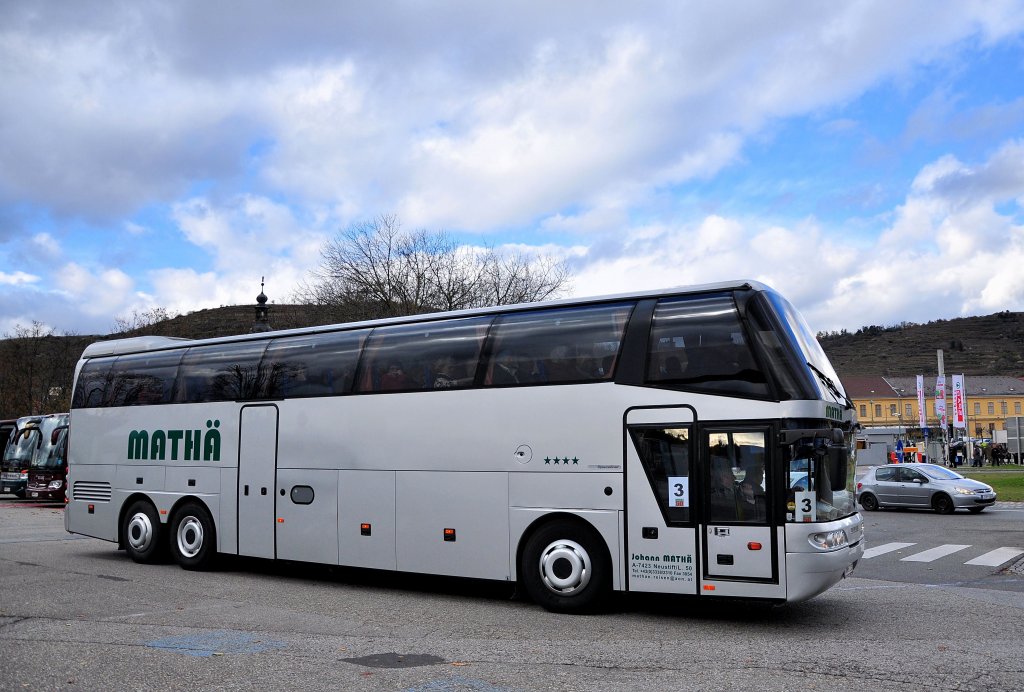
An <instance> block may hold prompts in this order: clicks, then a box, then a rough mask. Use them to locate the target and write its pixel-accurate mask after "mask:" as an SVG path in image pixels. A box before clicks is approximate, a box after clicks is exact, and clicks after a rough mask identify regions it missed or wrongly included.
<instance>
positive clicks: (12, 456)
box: [4, 427, 39, 463]
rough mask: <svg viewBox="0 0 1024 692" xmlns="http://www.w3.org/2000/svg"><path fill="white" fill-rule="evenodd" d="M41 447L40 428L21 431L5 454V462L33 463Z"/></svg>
mask: <svg viewBox="0 0 1024 692" xmlns="http://www.w3.org/2000/svg"><path fill="white" fill-rule="evenodd" d="M38 447H39V428H36V427H32V428H25V429H24V430H19V431H18V433H17V437H16V438H15V439H14V441H13V442H12V443H11V444H10V445H8V447H7V452H6V453H5V454H4V461H5V462H15V463H17V462H31V461H32V458H33V456H34V455H35V453H36V449H37V448H38Z"/></svg>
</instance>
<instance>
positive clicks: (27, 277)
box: [0, 271, 39, 286]
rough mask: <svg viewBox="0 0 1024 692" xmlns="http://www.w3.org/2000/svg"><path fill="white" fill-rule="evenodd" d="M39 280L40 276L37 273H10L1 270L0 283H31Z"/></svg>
mask: <svg viewBox="0 0 1024 692" xmlns="http://www.w3.org/2000/svg"><path fill="white" fill-rule="evenodd" d="M37 281H39V277H38V276H36V275H35V274H28V273H26V272H21V271H17V272H13V273H11V274H8V273H7V272H0V284H8V285H11V286H13V285H16V284H30V283H35V282H37Z"/></svg>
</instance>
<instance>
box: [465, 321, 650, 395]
mask: <svg viewBox="0 0 1024 692" xmlns="http://www.w3.org/2000/svg"><path fill="white" fill-rule="evenodd" d="M633 305H634V304H633V303H615V304H611V305H592V306H583V307H578V308H561V309H554V310H536V311H532V312H520V313H513V314H511V315H505V316H503V317H499V318H498V319H497V321H495V323H494V328H493V329H492V337H491V338H492V345H491V348H490V354H491V358H490V361H489V362H488V364H487V368H486V370H485V376H484V384H485V385H504V384H545V383H549V382H552V383H554V382H598V381H601V380H608V379H611V377H612V375H613V373H614V369H615V359H616V357H617V356H618V353H619V346H620V345H621V343H622V334H623V332H624V331H625V329H626V322H627V321H628V320H629V314H630V312H631V311H632V309H633Z"/></svg>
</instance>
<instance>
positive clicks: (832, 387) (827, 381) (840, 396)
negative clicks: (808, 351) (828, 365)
mask: <svg viewBox="0 0 1024 692" xmlns="http://www.w3.org/2000/svg"><path fill="white" fill-rule="evenodd" d="M807 367H809V368H810V369H811V370H813V371H814V374H815V375H817V376H818V379H819V380H821V381H822V383H824V385H825V386H826V387H828V389H829V391H830V392H832V395H833V396H834V397H836V399H837V400H839V401H842V402H843V403H844V404H845V405H846V408H847V409H849V410H851V411H852V410H853V402H852V401H850V398H849V397H848V396H846V394H844V393H843V390H841V389H840V388H839V387H838V386H837V385H836V383H835V382H833V381H832V378H831V377H829V376H828V375H826V374H825V373H823V372H822V371H821V370H819V369H818V368H816V367H815V366H814V363H812V362H810V361H807Z"/></svg>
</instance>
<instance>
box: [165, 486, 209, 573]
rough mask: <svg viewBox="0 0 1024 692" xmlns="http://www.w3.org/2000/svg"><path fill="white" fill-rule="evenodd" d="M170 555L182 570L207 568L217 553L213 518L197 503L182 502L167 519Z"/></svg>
mask: <svg viewBox="0 0 1024 692" xmlns="http://www.w3.org/2000/svg"><path fill="white" fill-rule="evenodd" d="M170 538H171V540H170V543H171V553H172V554H173V555H174V560H175V561H176V562H177V563H178V564H179V565H181V566H182V567H183V568H185V569H189V570H202V569H207V568H209V567H210V565H211V564H212V563H213V557H214V555H215V554H216V552H217V536H216V530H215V529H214V527H213V519H211V518H210V513H209V512H207V511H206V508H205V507H203V506H202V505H200V504H199V503H197V502H186V503H185V504H184V505H182V506H181V508H179V509H178V511H176V512H175V513H174V518H173V519H172V520H171V536H170Z"/></svg>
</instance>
